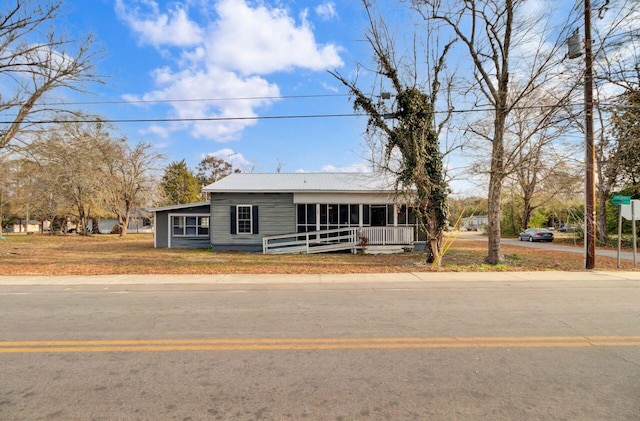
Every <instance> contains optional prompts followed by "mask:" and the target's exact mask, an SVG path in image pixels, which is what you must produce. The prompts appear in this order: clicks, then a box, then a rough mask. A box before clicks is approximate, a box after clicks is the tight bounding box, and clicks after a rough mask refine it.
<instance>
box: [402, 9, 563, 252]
mask: <svg viewBox="0 0 640 421" xmlns="http://www.w3.org/2000/svg"><path fill="white" fill-rule="evenodd" d="M413 4H414V5H415V7H416V8H417V9H418V10H419V11H420V13H421V14H422V16H423V17H424V18H425V19H427V20H429V21H434V22H437V23H439V24H441V25H442V29H443V30H445V29H446V30H449V31H451V32H452V33H453V34H455V36H456V37H457V38H458V39H459V40H460V42H461V44H462V45H463V49H464V50H465V52H466V55H467V57H468V58H469V60H470V64H471V73H472V78H471V79H470V80H469V83H470V84H469V88H468V90H467V91H466V92H468V93H477V97H478V100H480V102H478V103H476V104H474V105H478V104H483V103H485V101H486V103H488V104H489V105H490V107H491V115H492V119H491V121H492V127H491V132H490V134H489V135H488V140H490V141H491V164H490V170H489V194H488V206H489V211H488V219H489V227H488V233H489V241H488V255H487V257H486V259H485V262H486V263H488V264H498V263H501V262H503V261H504V258H503V256H502V253H501V249H500V233H501V228H500V222H501V216H502V212H501V198H502V184H503V182H504V180H505V177H506V176H507V174H508V171H507V170H508V168H507V156H506V152H505V134H506V131H507V127H508V117H509V115H510V113H511V112H512V111H513V110H514V109H515V108H516V107H517V106H518V105H519V104H520V103H521V101H522V100H523V99H524V98H525V97H527V96H528V95H529V94H530V93H531V92H533V91H535V90H536V89H538V88H539V87H540V86H542V85H543V84H545V83H548V82H549V80H550V78H551V77H552V76H553V73H550V70H552V69H553V68H554V67H555V66H556V65H557V64H558V62H559V61H560V60H561V59H562V58H563V55H562V54H560V53H559V50H560V47H562V46H563V42H564V39H566V38H567V36H566V32H562V31H560V32H556V33H554V36H553V38H550V37H551V36H550V35H549V34H550V32H549V28H548V26H547V25H546V24H545V22H544V21H543V18H545V17H547V18H548V16H549V15H548V14H544V13H542V14H539V15H537V16H534V15H532V14H531V13H529V14H528V15H526V16H525V13H524V12H523V8H524V7H525V6H524V4H525V3H524V2H521V1H518V0H505V1H498V0H466V1H464V2H441V1H440V0H414V1H413ZM547 13H549V12H547ZM518 47H521V48H522V49H523V52H522V53H521V54H520V56H518V55H516V54H515V52H516V50H517V48H518ZM527 54H528V55H527ZM516 63H518V64H519V65H516ZM514 80H515V81H516V82H517V84H514V83H513V81H514Z"/></svg>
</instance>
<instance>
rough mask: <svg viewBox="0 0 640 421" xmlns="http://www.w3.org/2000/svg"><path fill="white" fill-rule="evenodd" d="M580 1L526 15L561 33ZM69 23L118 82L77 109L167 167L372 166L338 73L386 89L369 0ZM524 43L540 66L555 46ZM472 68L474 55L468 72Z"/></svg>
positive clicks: (142, 9) (271, 1)
mask: <svg viewBox="0 0 640 421" xmlns="http://www.w3.org/2000/svg"><path fill="white" fill-rule="evenodd" d="M576 1H577V0H575V1H563V2H558V3H555V2H553V1H550V0H547V1H545V0H535V1H531V2H529V3H527V8H525V9H523V10H524V13H525V16H524V18H525V19H526V14H527V13H529V14H530V15H531V17H532V19H533V18H534V17H535V16H537V15H538V14H541V13H542V12H541V11H542V10H546V9H545V8H546V7H550V6H551V5H553V6H558V8H559V9H563V8H564V10H560V11H559V12H558V13H554V14H552V15H553V16H554V17H555V18H556V20H559V21H560V22H559V23H558V27H559V28H564V29H565V30H566V29H568V28H571V30H573V29H572V28H573V26H570V27H568V26H567V17H568V16H569V9H571V8H572V5H574V4H576ZM376 4H377V5H378V7H380V8H382V9H381V10H379V11H380V13H381V15H382V16H384V19H385V22H386V23H387V24H388V26H389V31H390V32H391V33H392V34H397V35H398V38H397V40H398V42H399V43H400V42H402V40H401V37H402V34H403V31H404V30H405V29H409V31H406V33H412V32H413V31H414V30H415V29H416V26H414V22H413V21H412V20H411V19H409V18H408V15H406V14H404V13H406V12H405V10H406V8H405V7H399V6H398V4H403V3H401V2H395V1H379V2H376ZM61 14H62V16H61V17H60V19H59V20H57V21H56V23H57V24H58V25H60V27H59V28H57V29H59V30H63V31H65V32H66V33H67V34H68V35H69V36H73V35H74V34H86V33H91V34H93V35H94V37H95V42H96V47H97V48H99V49H100V50H101V51H102V54H101V56H99V57H100V59H99V60H97V61H96V71H97V72H98V73H99V74H101V75H103V76H104V77H103V80H104V84H96V85H92V86H87V87H86V88H87V91H88V92H87V93H82V94H69V95H70V96H69V97H68V98H66V100H67V101H68V102H71V103H75V104H76V106H77V107H78V108H81V109H82V111H84V112H86V113H89V114H96V115H99V116H100V117H101V118H103V119H105V120H108V121H112V122H113V126H114V133H116V134H118V135H122V136H125V137H126V138H127V139H128V140H129V142H130V143H131V144H136V143H138V142H146V143H149V144H151V145H153V147H154V150H155V151H156V152H159V153H162V154H163V155H164V156H165V158H166V164H169V163H170V162H178V161H181V160H183V159H184V160H185V162H186V163H187V165H188V166H189V168H191V169H194V170H195V168H196V166H197V164H198V163H199V162H200V161H201V160H202V159H203V158H204V157H205V156H207V155H214V156H216V157H218V158H222V159H224V160H226V161H228V162H229V163H231V164H232V165H233V166H234V167H235V168H238V169H240V170H242V171H250V172H262V173H270V172H277V171H280V172H326V171H330V172H353V171H360V172H362V171H370V164H369V163H368V156H369V155H370V151H369V150H368V147H367V146H366V141H365V138H364V135H363V133H364V131H365V128H366V123H367V118H366V116H363V115H361V116H357V115H354V114H355V112H354V110H353V98H351V97H350V96H349V92H348V90H347V88H346V87H345V86H343V85H342V84H341V82H339V81H338V80H337V79H336V78H335V77H334V76H333V75H331V74H330V73H329V72H330V71H334V72H338V73H339V74H341V75H342V76H344V77H345V78H346V79H348V80H354V78H356V75H357V78H358V86H359V88H361V89H362V90H363V91H364V92H371V94H372V95H376V94H380V93H381V92H375V90H374V86H375V83H374V82H375V81H374V79H373V73H372V72H371V71H369V69H371V68H372V67H373V66H372V65H371V58H372V51H371V48H370V45H369V43H368V42H367V41H366V39H365V34H366V32H367V30H368V27H369V21H368V18H367V15H366V11H365V9H364V7H363V4H362V1H361V0H339V1H338V0H315V1H314V0H177V1H165V0H65V2H64V7H63V10H62V11H61ZM609 15H612V13H609V14H608V15H607V16H609ZM412 16H414V17H415V14H413V15H412ZM601 21H602V19H596V23H598V22H601ZM638 22H640V19H638V21H636V23H638ZM571 25H573V23H572V24H571ZM421 28H422V27H418V30H421ZM531 39H532V40H534V39H537V38H536V37H533V36H532V37H531ZM405 41H406V40H405ZM456 48H463V47H456ZM520 48H521V49H524V50H522V51H520V53H521V54H522V55H523V57H527V56H529V57H533V56H535V52H536V51H537V50H538V49H539V48H541V45H540V43H539V42H533V43H522V45H521V47H520ZM527 49H530V50H531V51H528V50H527ZM465 65H466V66H468V65H469V59H468V56H466V55H465V56H464V59H460V60H459V63H458V64H457V66H458V67H464V66H465ZM520 70H521V71H523V72H524V73H526V72H527V66H524V68H523V69H520ZM512 73H513V75H515V76H514V77H516V76H517V75H518V68H517V63H514V67H513V69H512ZM67 94H68V93H67ZM459 99H460V98H458V99H457V100H459ZM462 100H463V101H464V98H462ZM455 105H456V109H457V110H458V109H460V108H463V109H464V108H465V105H464V104H461V103H459V102H458V103H456V104H455ZM123 120H128V121H123ZM576 139H577V141H578V142H580V136H578V137H577V138H576ZM441 141H442V139H441ZM444 141H445V142H446V141H447V140H446V139H445V140H444ZM465 150H468V149H465ZM459 151H460V152H462V149H460V150H459ZM466 153H467V155H466V156H465V155H464V154H461V155H460V156H458V157H457V158H456V159H457V161H456V160H453V161H447V162H445V165H446V166H447V168H448V170H449V174H451V173H453V172H454V171H456V170H457V171H458V173H462V174H463V175H464V174H465V170H464V165H466V164H467V163H468V162H469V161H473V159H474V156H473V155H472V154H471V153H470V152H466ZM465 161H466V163H465ZM451 188H452V193H453V194H454V195H458V196H463V197H464V196H472V195H475V196H478V195H480V196H481V195H483V194H486V182H485V183H484V184H483V182H482V181H480V182H477V180H476V181H475V182H472V183H469V180H468V179H465V177H464V176H462V177H460V176H458V177H457V179H456V180H455V181H454V182H453V183H452V184H451Z"/></svg>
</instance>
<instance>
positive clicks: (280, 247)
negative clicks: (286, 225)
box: [262, 227, 414, 254]
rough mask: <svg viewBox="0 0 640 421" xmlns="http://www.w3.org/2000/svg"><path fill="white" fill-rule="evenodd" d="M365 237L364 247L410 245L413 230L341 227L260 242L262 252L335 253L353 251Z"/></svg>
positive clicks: (410, 228) (276, 236)
mask: <svg viewBox="0 0 640 421" xmlns="http://www.w3.org/2000/svg"><path fill="white" fill-rule="evenodd" d="M362 237H366V238H367V240H366V245H367V246H387V245H411V244H413V241H414V231H413V227H345V228H337V229H330V230H321V231H311V232H299V233H291V234H282V235H270V236H266V237H264V238H263V239H262V252H263V253H265V254H276V253H322V252H327V251H337V250H352V251H354V252H355V251H356V250H357V249H358V248H359V247H360V246H361V245H362V243H363V241H362Z"/></svg>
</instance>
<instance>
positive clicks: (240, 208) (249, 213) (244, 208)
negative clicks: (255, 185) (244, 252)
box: [230, 205, 258, 234]
mask: <svg viewBox="0 0 640 421" xmlns="http://www.w3.org/2000/svg"><path fill="white" fill-rule="evenodd" d="M230 219H231V234H257V233H258V206H257V205H232V206H231V215H230Z"/></svg>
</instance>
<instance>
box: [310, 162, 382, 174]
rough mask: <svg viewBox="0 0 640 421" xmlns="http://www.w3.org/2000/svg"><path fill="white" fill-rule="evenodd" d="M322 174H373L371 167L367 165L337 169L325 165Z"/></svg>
mask: <svg viewBox="0 0 640 421" xmlns="http://www.w3.org/2000/svg"><path fill="white" fill-rule="evenodd" d="M322 172H371V167H369V166H368V165H367V164H363V163H357V164H351V165H347V166H343V167H336V166H335V165H331V164H329V165H323V166H322Z"/></svg>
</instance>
